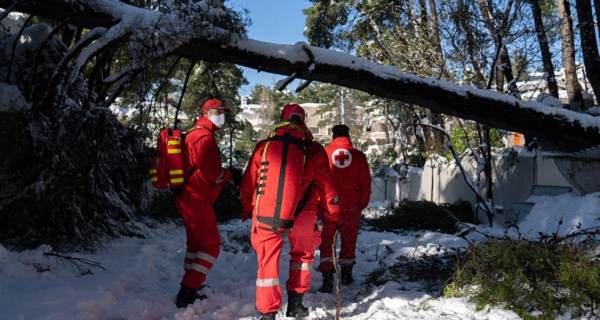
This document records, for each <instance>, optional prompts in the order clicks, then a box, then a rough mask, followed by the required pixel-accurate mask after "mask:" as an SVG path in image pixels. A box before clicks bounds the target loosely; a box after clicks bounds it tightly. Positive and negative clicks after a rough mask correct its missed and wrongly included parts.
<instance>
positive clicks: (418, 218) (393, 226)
mask: <svg viewBox="0 0 600 320" xmlns="http://www.w3.org/2000/svg"><path fill="white" fill-rule="evenodd" d="M448 212H450V213H452V215H453V216H454V217H456V218H457V219H459V220H460V221H463V222H469V223H474V218H473V217H474V215H473V210H472V209H471V205H470V204H469V203H468V202H466V201H461V202H458V203H456V204H436V203H435V202H430V201H426V200H420V201H408V200H404V201H402V202H401V203H399V204H398V205H397V206H395V207H394V208H393V209H392V210H390V211H389V212H388V214H386V215H384V216H381V217H377V218H373V219H365V223H366V224H367V225H368V226H370V227H372V228H373V229H374V230H375V231H389V232H394V231H401V230H432V231H438V232H443V233H450V234H452V233H456V232H457V231H458V226H457V221H456V219H455V218H454V217H452V216H451V215H450V214H448Z"/></svg>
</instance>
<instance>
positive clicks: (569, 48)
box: [556, 0, 583, 111]
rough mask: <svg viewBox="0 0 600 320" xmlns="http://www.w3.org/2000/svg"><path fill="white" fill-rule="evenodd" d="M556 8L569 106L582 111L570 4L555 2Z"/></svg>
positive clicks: (558, 0) (564, 0) (567, 2)
mask: <svg viewBox="0 0 600 320" xmlns="http://www.w3.org/2000/svg"><path fill="white" fill-rule="evenodd" d="M556 6H557V7H558V17H559V18H560V21H561V23H560V28H561V36H562V58H563V68H564V70H565V75H564V77H565V87H566V89H567V95H568V97H569V106H570V107H571V110H573V111H582V110H583V95H582V94H581V91H582V89H581V85H580V84H579V80H578V79H577V67H576V66H575V40H574V35H573V21H572V20H571V8H570V3H569V1H568V0H557V1H556Z"/></svg>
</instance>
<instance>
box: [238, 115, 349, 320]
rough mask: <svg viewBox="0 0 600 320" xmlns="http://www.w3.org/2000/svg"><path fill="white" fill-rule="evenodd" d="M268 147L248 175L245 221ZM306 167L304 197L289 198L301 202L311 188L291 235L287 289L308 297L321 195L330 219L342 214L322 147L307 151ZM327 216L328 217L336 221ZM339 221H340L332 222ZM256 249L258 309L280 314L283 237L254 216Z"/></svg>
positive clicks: (254, 156)
mask: <svg viewBox="0 0 600 320" xmlns="http://www.w3.org/2000/svg"><path fill="white" fill-rule="evenodd" d="M302 127H303V128H304V130H305V131H306V132H307V135H308V138H307V139H308V140H312V135H310V131H309V130H308V129H307V128H306V127H304V126H302ZM264 146H265V144H264V143H263V142H259V144H258V145H257V147H256V149H255V150H254V153H253V154H252V157H251V158H250V161H249V163H248V167H247V168H246V171H245V173H244V177H243V180H242V185H241V187H240V191H241V194H242V198H241V200H242V206H243V214H242V220H243V221H245V220H246V219H248V218H249V217H250V216H251V215H252V212H253V211H258V212H259V211H260V208H255V207H254V206H255V203H256V202H255V199H256V185H257V182H258V177H259V175H258V174H257V173H258V171H260V169H261V167H260V164H261V162H262V160H261V154H262V152H263V148H264ZM306 151H307V156H306V164H305V168H304V173H303V177H302V190H303V192H302V193H301V194H290V195H286V196H289V197H296V198H298V200H301V198H302V196H303V195H304V194H305V193H306V191H307V189H308V186H309V185H311V187H310V189H308V192H309V197H308V200H307V201H306V202H305V205H304V208H303V210H302V211H301V212H300V214H299V215H298V216H297V217H296V219H295V221H294V226H293V228H292V230H291V232H290V233H289V235H288V237H289V239H290V245H291V249H290V256H291V259H290V273H289V279H288V281H287V283H286V289H287V290H291V291H295V292H298V293H306V292H307V291H308V289H309V288H310V279H311V275H312V266H313V263H314V250H315V248H316V247H317V246H318V245H319V243H320V237H319V233H320V232H317V231H316V230H315V222H316V220H317V216H316V213H317V205H318V199H319V195H321V197H323V198H324V199H326V201H324V202H325V203H326V205H325V207H326V210H328V211H329V215H335V216H336V217H337V215H338V214H339V208H338V206H337V201H338V199H337V193H336V191H335V189H334V188H333V185H332V183H331V181H330V172H329V167H328V161H327V154H326V152H325V150H324V148H323V146H321V145H320V144H319V143H317V142H311V143H310V144H309V145H308V146H307V148H306ZM329 215H327V214H326V217H329V218H332V217H330V216H329ZM332 219H334V220H336V218H332ZM250 241H251V243H252V247H253V248H254V249H255V250H256V256H257V260H258V275H257V279H256V308H257V309H258V310H259V311H260V312H261V313H270V312H276V311H277V310H278V309H279V307H280V306H281V303H282V296H281V286H280V282H279V264H280V257H281V250H282V246H283V236H282V234H281V233H278V232H273V231H272V230H265V229H263V228H261V227H259V222H258V220H257V217H256V215H252V227H251V238H250Z"/></svg>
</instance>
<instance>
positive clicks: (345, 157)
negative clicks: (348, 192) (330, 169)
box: [331, 149, 352, 169]
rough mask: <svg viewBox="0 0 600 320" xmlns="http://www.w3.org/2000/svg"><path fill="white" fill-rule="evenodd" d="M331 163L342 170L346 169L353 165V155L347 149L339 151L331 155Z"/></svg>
mask: <svg viewBox="0 0 600 320" xmlns="http://www.w3.org/2000/svg"><path fill="white" fill-rule="evenodd" d="M331 162H333V165H335V166H336V167H338V168H340V169H344V168H346V167H347V166H349V165H350V163H352V154H351V153H350V151H348V150H346V149H337V150H335V151H334V152H333V153H332V154H331Z"/></svg>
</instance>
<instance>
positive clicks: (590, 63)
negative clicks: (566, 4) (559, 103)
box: [576, 0, 600, 94]
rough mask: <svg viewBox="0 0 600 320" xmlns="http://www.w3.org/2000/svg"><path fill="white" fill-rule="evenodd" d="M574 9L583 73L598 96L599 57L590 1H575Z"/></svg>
mask: <svg viewBox="0 0 600 320" xmlns="http://www.w3.org/2000/svg"><path fill="white" fill-rule="evenodd" d="M576 7H577V17H578V18H579V30H580V31H581V36H580V39H581V51H582V53H583V63H584V64H585V73H586V75H587V78H588V80H590V83H591V85H592V88H593V89H594V94H600V55H599V54H598V42H597V41H596V32H595V31H594V17H593V16H592V4H591V2H590V0H577V2H576Z"/></svg>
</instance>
